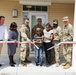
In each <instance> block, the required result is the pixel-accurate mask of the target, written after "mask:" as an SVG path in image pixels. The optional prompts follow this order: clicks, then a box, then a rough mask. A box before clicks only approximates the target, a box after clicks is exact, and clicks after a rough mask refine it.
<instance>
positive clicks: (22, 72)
mask: <svg viewBox="0 0 76 75" xmlns="http://www.w3.org/2000/svg"><path fill="white" fill-rule="evenodd" d="M29 59H30V60H31V61H32V63H30V64H27V67H22V66H20V65H19V56H18V55H15V62H16V63H17V64H16V67H11V66H9V60H8V56H1V59H0V63H2V64H3V65H2V67H1V68H0V75H30V74H31V75H47V74H48V75H75V73H74V69H73V67H71V68H69V69H67V70H65V69H63V67H62V66H61V65H60V66H59V67H55V64H54V65H51V66H49V67H46V66H45V64H44V65H43V66H42V67H41V66H36V65H35V63H34V60H35V58H34V55H33V54H31V55H30V58H29Z"/></svg>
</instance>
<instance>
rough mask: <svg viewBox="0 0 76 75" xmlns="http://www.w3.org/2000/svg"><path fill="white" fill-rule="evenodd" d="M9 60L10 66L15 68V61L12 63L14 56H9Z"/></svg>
mask: <svg viewBox="0 0 76 75" xmlns="http://www.w3.org/2000/svg"><path fill="white" fill-rule="evenodd" d="M9 60H10V63H9V64H10V66H12V67H14V66H15V65H14V64H13V61H12V60H13V57H12V56H9Z"/></svg>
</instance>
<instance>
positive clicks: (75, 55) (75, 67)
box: [72, 0, 76, 73]
mask: <svg viewBox="0 0 76 75" xmlns="http://www.w3.org/2000/svg"><path fill="white" fill-rule="evenodd" d="M74 41H76V0H75V9H74ZM72 55H73V60H72V65H73V67H74V70H75V73H76V59H75V58H76V45H73V54H72Z"/></svg>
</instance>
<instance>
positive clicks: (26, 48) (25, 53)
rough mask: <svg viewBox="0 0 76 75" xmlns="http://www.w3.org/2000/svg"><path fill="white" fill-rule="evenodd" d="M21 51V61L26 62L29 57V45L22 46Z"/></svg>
mask: <svg viewBox="0 0 76 75" xmlns="http://www.w3.org/2000/svg"><path fill="white" fill-rule="evenodd" d="M20 51H21V52H20V60H21V61H25V58H28V56H29V44H21V47H20Z"/></svg>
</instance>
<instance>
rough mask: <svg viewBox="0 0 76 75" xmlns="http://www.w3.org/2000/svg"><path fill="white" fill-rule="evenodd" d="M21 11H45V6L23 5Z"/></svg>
mask: <svg viewBox="0 0 76 75" xmlns="http://www.w3.org/2000/svg"><path fill="white" fill-rule="evenodd" d="M23 11H47V6H32V5H30V6H29V5H23Z"/></svg>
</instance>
